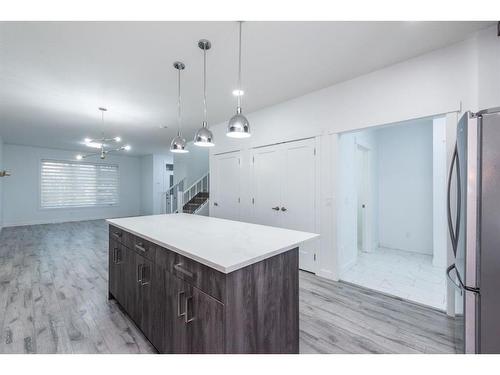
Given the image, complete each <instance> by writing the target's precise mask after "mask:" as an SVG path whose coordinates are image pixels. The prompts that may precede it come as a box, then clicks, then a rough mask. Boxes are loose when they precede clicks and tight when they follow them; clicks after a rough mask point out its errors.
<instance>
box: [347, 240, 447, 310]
mask: <svg viewBox="0 0 500 375" xmlns="http://www.w3.org/2000/svg"><path fill="white" fill-rule="evenodd" d="M341 280H344V281H347V282H350V283H353V284H357V285H361V286H363V287H366V288H370V289H373V290H377V291H380V292H383V293H386V294H390V295H394V296H397V297H401V298H404V299H407V300H410V301H414V302H417V303H420V304H423V305H426V306H431V307H434V308H437V309H441V310H445V309H446V275H445V271H444V270H443V269H440V268H436V267H434V266H433V265H432V256H430V255H423V254H417V253H411V252H407V251H401V250H392V249H386V248H379V249H377V250H376V251H374V252H372V253H363V252H360V253H358V259H357V262H356V264H355V265H353V266H352V267H351V268H349V269H348V270H346V271H345V272H344V273H343V274H342V275H341Z"/></svg>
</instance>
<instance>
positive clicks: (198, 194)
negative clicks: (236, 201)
mask: <svg viewBox="0 0 500 375" xmlns="http://www.w3.org/2000/svg"><path fill="white" fill-rule="evenodd" d="M209 186H210V174H209V173H207V174H205V175H203V176H202V177H201V178H199V179H198V180H196V182H194V183H193V184H192V185H191V186H189V187H188V188H184V180H181V181H180V182H178V183H177V184H175V185H174V186H172V187H171V188H170V189H169V190H168V191H167V213H177V212H183V213H188V214H201V215H206V214H207V213H208V211H207V207H208V206H207V205H208V198H209V193H208V190H209ZM204 208H205V210H203V209H204Z"/></svg>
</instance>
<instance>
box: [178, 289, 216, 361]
mask: <svg viewBox="0 0 500 375" xmlns="http://www.w3.org/2000/svg"><path fill="white" fill-rule="evenodd" d="M185 324H186V330H187V349H188V352H189V353H198V354H201V353H214V354H217V353H224V306H223V305H222V304H221V303H220V302H219V301H217V300H216V299H214V298H212V297H210V296H209V295H207V294H205V293H203V292H202V291H201V290H199V289H197V288H195V287H191V288H190V293H189V296H188V297H187V299H186V323H185Z"/></svg>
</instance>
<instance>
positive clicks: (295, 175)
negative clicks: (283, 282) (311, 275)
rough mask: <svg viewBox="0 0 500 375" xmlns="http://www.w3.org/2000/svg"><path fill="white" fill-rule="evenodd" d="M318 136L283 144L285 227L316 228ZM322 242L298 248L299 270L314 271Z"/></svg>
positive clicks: (308, 229) (303, 229) (308, 230)
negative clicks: (316, 139) (316, 147)
mask: <svg viewBox="0 0 500 375" xmlns="http://www.w3.org/2000/svg"><path fill="white" fill-rule="evenodd" d="M315 143H316V142H315V139H306V140H303V141H296V142H289V143H284V144H282V145H281V147H282V153H283V159H282V160H283V162H282V163H283V164H282V166H281V169H282V171H283V178H282V181H281V194H282V199H281V201H282V203H281V206H280V213H281V215H282V220H283V221H282V226H283V227H284V228H287V229H294V230H300V231H304V232H313V233H314V232H315V231H316V155H315V154H316V152H315ZM318 245H319V241H309V242H306V243H304V244H303V245H301V247H300V248H299V267H300V269H303V270H306V271H310V272H315V253H316V250H315V249H316V247H317V246H318Z"/></svg>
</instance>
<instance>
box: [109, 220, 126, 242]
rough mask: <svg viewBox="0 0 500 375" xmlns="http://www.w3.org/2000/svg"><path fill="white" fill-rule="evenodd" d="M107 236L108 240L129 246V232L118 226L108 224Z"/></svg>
mask: <svg viewBox="0 0 500 375" xmlns="http://www.w3.org/2000/svg"><path fill="white" fill-rule="evenodd" d="M109 238H110V240H113V241H116V242H119V243H121V244H122V245H125V246H127V247H130V240H131V234H130V233H128V232H126V231H124V230H122V229H120V228H117V227H114V226H112V225H110V226H109Z"/></svg>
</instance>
